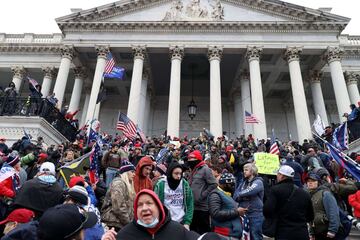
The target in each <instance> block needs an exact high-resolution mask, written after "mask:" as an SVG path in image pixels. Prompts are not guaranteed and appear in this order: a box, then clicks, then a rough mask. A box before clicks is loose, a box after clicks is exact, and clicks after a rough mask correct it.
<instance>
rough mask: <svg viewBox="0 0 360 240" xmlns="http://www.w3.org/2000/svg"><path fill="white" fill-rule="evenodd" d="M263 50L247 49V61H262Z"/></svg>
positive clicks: (257, 48)
mask: <svg viewBox="0 0 360 240" xmlns="http://www.w3.org/2000/svg"><path fill="white" fill-rule="evenodd" d="M262 52H263V49H262V48H261V47H256V46H252V47H247V50H246V59H247V60H248V61H249V62H250V61H251V60H258V61H259V60H260V57H261V55H262Z"/></svg>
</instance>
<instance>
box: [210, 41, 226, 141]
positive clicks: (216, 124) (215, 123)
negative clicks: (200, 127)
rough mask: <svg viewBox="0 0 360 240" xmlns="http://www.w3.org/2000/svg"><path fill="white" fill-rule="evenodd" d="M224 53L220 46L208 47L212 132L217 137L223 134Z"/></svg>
mask: <svg viewBox="0 0 360 240" xmlns="http://www.w3.org/2000/svg"><path fill="white" fill-rule="evenodd" d="M222 53H223V50H222V48H221V47H218V46H210V47H209V49H208V58H209V62H210V132H211V133H212V134H213V135H214V136H215V139H217V138H218V137H221V136H222V135H223V130H222V109H221V79H220V61H221V57H222Z"/></svg>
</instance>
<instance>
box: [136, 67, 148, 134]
mask: <svg viewBox="0 0 360 240" xmlns="http://www.w3.org/2000/svg"><path fill="white" fill-rule="evenodd" d="M149 77H150V72H149V70H148V69H144V72H143V75H142V80H141V92H140V107H139V112H138V116H139V123H138V124H139V127H140V129H141V130H142V131H143V132H144V131H145V122H146V121H147V119H146V114H145V112H146V98H147V88H148V81H149Z"/></svg>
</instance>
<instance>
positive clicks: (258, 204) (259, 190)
mask: <svg viewBox="0 0 360 240" xmlns="http://www.w3.org/2000/svg"><path fill="white" fill-rule="evenodd" d="M233 198H234V200H235V201H237V202H238V203H239V207H243V208H248V211H247V216H248V217H249V218H253V217H262V216H263V205H264V204H263V198H264V184H263V181H262V178H260V177H254V178H253V179H252V180H251V181H249V180H248V179H246V180H245V181H244V182H243V183H241V184H240V185H239V186H238V188H237V189H236V190H235V193H234V197H233Z"/></svg>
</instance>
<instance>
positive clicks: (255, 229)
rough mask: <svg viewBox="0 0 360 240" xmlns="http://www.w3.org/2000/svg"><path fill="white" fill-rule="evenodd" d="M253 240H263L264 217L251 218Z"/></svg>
mask: <svg viewBox="0 0 360 240" xmlns="http://www.w3.org/2000/svg"><path fill="white" fill-rule="evenodd" d="M249 221H250V235H251V240H262V239H263V236H262V225H263V221H264V217H263V216H260V217H249Z"/></svg>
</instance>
